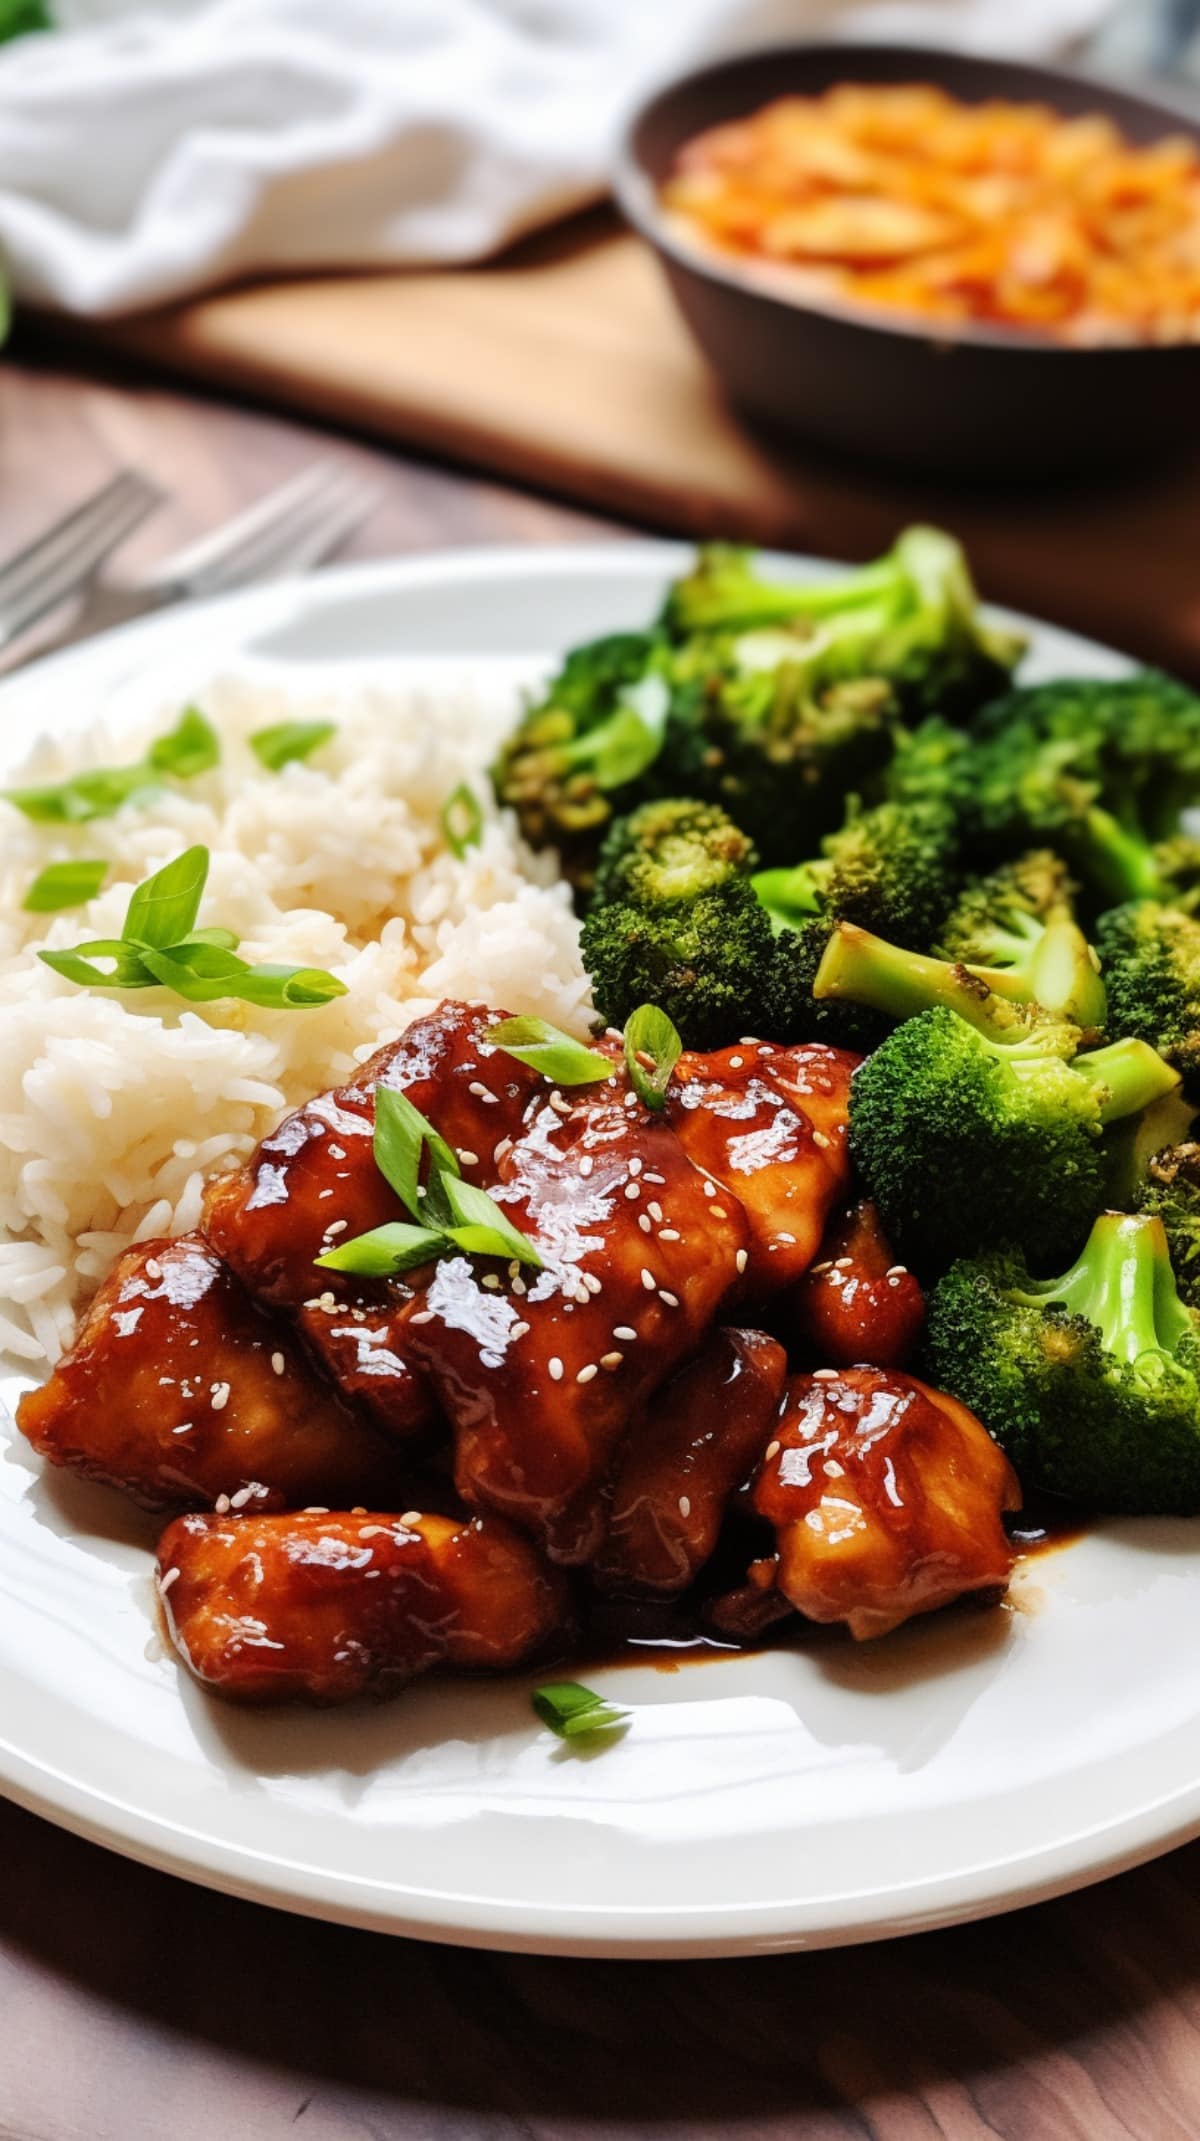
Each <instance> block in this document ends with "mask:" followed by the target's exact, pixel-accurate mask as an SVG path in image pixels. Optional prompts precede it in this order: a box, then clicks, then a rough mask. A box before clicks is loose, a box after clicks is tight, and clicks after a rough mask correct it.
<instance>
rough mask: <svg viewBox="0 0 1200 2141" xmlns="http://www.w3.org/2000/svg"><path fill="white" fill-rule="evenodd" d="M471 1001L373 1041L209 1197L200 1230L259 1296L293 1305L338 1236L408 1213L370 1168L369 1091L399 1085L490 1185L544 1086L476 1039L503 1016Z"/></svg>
mask: <svg viewBox="0 0 1200 2141" xmlns="http://www.w3.org/2000/svg"><path fill="white" fill-rule="evenodd" d="M507 1015H508V1014H507V1013H506V1012H504V1011H487V1010H481V1009H480V1008H479V1007H478V1006H472V1005H470V1004H456V1003H444V1004H439V1006H438V1008H437V1010H436V1011H434V1012H431V1013H430V1015H429V1017H428V1018H420V1019H417V1020H416V1021H415V1022H414V1024H413V1025H411V1026H410V1027H409V1028H408V1030H407V1032H406V1033H403V1034H401V1036H400V1039H399V1040H398V1041H391V1042H389V1043H388V1045H387V1047H386V1048H380V1049H377V1050H376V1052H375V1054H374V1055H373V1056H372V1057H371V1058H370V1060H369V1062H367V1063H364V1064H363V1067H362V1069H361V1071H360V1072H359V1074H358V1077H357V1078H356V1079H355V1080H354V1081H353V1083H352V1084H350V1085H341V1086H335V1087H334V1089H333V1091H332V1092H329V1093H318V1094H317V1095H316V1098H315V1099H313V1100H310V1101H307V1102H306V1104H305V1105H304V1107H302V1108H297V1109H296V1111H295V1113H294V1114H292V1115H286V1116H285V1117H284V1119H283V1121H282V1122H281V1123H280V1125H279V1127H278V1129H277V1130H273V1131H272V1132H271V1135H270V1137H267V1138H264V1139H263V1142H262V1144H261V1145H260V1146H259V1148H258V1151H257V1152H256V1153H255V1155H254V1158H253V1159H252V1160H251V1161H250V1162H249V1164H248V1165H247V1166H245V1167H240V1168H237V1169H236V1170H235V1171H234V1172H233V1173H232V1174H228V1175H221V1176H219V1177H218V1179H217V1180H216V1181H215V1182H214V1183H213V1185H212V1188H211V1189H210V1191H209V1193H208V1201H207V1210H206V1213H205V1220H204V1231H205V1233H206V1234H207V1235H208V1238H209V1240H210V1241H211V1242H212V1244H213V1247H214V1248H215V1249H216V1250H217V1251H218V1252H219V1254H220V1255H221V1256H223V1257H224V1258H225V1261H226V1263H227V1264H231V1265H232V1266H233V1269H234V1270H235V1271H236V1272H237V1274H238V1277H239V1278H240V1279H241V1280H242V1281H243V1283H244V1284H245V1285H246V1286H248V1287H249V1289H250V1291H251V1293H253V1294H255V1295H256V1296H257V1297H258V1298H259V1299H260V1300H263V1301H270V1302H273V1303H275V1304H276V1305H277V1306H279V1307H281V1308H292V1309H295V1308H299V1307H300V1306H301V1304H302V1303H303V1302H305V1301H308V1300H311V1299H312V1297H313V1295H314V1294H317V1293H320V1292H321V1290H322V1286H323V1285H324V1284H326V1283H327V1282H328V1281H329V1280H330V1278H331V1277H332V1274H330V1273H326V1272H320V1271H314V1269H313V1263H314V1260H315V1258H317V1257H318V1256H322V1255H323V1254H324V1253H325V1251H326V1249H328V1248H331V1247H332V1246H333V1243H334V1242H335V1241H337V1240H341V1239H346V1238H352V1237H353V1236H354V1235H356V1234H366V1233H368V1232H369V1231H370V1229H371V1228H372V1227H380V1226H385V1225H386V1224H387V1222H388V1221H389V1220H393V1219H400V1220H406V1219H408V1218H409V1216H410V1215H409V1214H408V1213H407V1212H406V1211H405V1210H404V1208H403V1206H402V1205H401V1203H400V1200H399V1198H398V1197H397V1196H396V1194H395V1192H394V1191H393V1190H392V1189H391V1188H389V1186H388V1184H387V1182H386V1181H385V1180H384V1177H383V1176H382V1175H381V1174H380V1172H379V1169H378V1168H377V1167H376V1165H375V1159H374V1153H373V1150H372V1140H373V1138H374V1135H375V1093H376V1090H377V1089H378V1087H379V1086H381V1085H386V1086H391V1087H393V1088H394V1090H395V1091H397V1092H401V1093H406V1094H407V1095H408V1098H409V1099H410V1100H411V1101H412V1103H413V1105H414V1107H416V1108H419V1109H420V1111H421V1113H422V1115H426V1116H428V1117H429V1119H430V1121H432V1122H434V1123H436V1125H437V1127H438V1129H439V1130H440V1131H441V1133H442V1136H443V1137H444V1138H445V1140H446V1142H447V1144H449V1145H452V1146H453V1147H454V1149H455V1151H456V1152H457V1154H458V1159H459V1164H460V1166H461V1167H462V1171H463V1175H464V1177H465V1178H466V1180H467V1181H469V1182H484V1183H486V1182H489V1181H490V1180H491V1179H492V1176H493V1174H494V1171H495V1166H494V1158H493V1155H494V1152H495V1147H496V1145H497V1143H499V1142H501V1141H502V1140H503V1139H505V1138H506V1137H515V1136H516V1134H517V1131H518V1130H519V1128H520V1125H521V1119H522V1117H523V1115H524V1113H525V1109H526V1107H527V1106H528V1103H529V1100H530V1098H531V1096H532V1094H533V1093H534V1092H535V1091H536V1090H537V1089H538V1088H539V1086H542V1085H543V1081H542V1080H541V1079H540V1078H539V1076H538V1074H537V1072H536V1071H531V1070H528V1069H527V1068H526V1067H525V1065H524V1064H523V1063H518V1062H517V1061H516V1060H515V1058H514V1057H512V1056H506V1055H505V1054H504V1053H503V1051H502V1050H501V1049H497V1048H489V1047H488V1046H487V1044H486V1042H485V1041H484V1040H483V1035H484V1033H485V1032H486V1031H487V1028H488V1027H489V1026H494V1025H495V1024H496V1023H497V1021H498V1020H500V1019H502V1018H506V1017H507Z"/></svg>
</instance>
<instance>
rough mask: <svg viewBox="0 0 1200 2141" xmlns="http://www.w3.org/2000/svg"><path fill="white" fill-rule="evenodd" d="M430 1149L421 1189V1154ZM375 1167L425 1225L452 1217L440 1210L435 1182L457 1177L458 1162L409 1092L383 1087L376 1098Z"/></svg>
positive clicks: (415, 1216) (403, 1202) (404, 1203)
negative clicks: (426, 1178)
mask: <svg viewBox="0 0 1200 2141" xmlns="http://www.w3.org/2000/svg"><path fill="white" fill-rule="evenodd" d="M426 1147H428V1149H429V1169H430V1180H429V1185H428V1187H427V1188H426V1189H425V1190H424V1191H422V1188H421V1154H422V1152H423V1151H424V1150H425V1148H426ZM375 1165H376V1167H377V1168H378V1169H379V1172H380V1174H381V1175H382V1176H383V1178H384V1181H385V1182H387V1183H389V1184H390V1186H391V1187H392V1189H394V1190H395V1192H396V1195H397V1196H398V1197H399V1199H400V1202H401V1204H403V1205H404V1206H405V1208H406V1209H407V1210H408V1211H409V1212H411V1214H412V1216H413V1218H414V1219H415V1220H417V1221H418V1222H419V1223H423V1222H424V1220H425V1219H426V1218H434V1217H436V1219H437V1221H438V1222H439V1223H440V1222H441V1220H443V1219H448V1218H449V1217H450V1212H449V1209H448V1207H447V1208H444V1209H443V1208H439V1200H438V1193H437V1189H436V1186H435V1185H436V1182H437V1180H438V1178H439V1177H440V1176H442V1175H457V1174H458V1172H459V1165H458V1160H457V1158H456V1157H455V1155H454V1153H453V1152H452V1151H451V1150H450V1147H449V1145H448V1144H447V1143H446V1140H445V1138H444V1137H442V1136H441V1135H440V1134H439V1133H438V1131H436V1130H435V1129H434V1127H433V1124H432V1123H431V1122H427V1121H426V1119H425V1117H424V1116H423V1115H422V1113H421V1110H420V1109H419V1108H415V1107H414V1106H413V1104H412V1101H411V1100H410V1099H409V1097H408V1095H407V1093H398V1092H396V1091H395V1090H394V1088H393V1087H392V1086H390V1085H381V1086H380V1087H379V1088H378V1090H377V1092H376V1095H375Z"/></svg>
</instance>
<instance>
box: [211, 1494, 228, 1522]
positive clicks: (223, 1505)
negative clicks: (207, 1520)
mask: <svg viewBox="0 0 1200 2141" xmlns="http://www.w3.org/2000/svg"><path fill="white" fill-rule="evenodd" d="M213 1508H214V1509H215V1510H216V1512H217V1515H218V1516H219V1517H227V1516H228V1515H229V1496H228V1495H227V1494H218V1496H217V1499H216V1501H215V1502H214V1503H213Z"/></svg>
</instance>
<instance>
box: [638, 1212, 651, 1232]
mask: <svg viewBox="0 0 1200 2141" xmlns="http://www.w3.org/2000/svg"><path fill="white" fill-rule="evenodd" d="M638 1225H639V1227H640V1228H641V1230H642V1232H643V1234H648V1233H649V1232H650V1215H649V1213H648V1212H639V1213H638Z"/></svg>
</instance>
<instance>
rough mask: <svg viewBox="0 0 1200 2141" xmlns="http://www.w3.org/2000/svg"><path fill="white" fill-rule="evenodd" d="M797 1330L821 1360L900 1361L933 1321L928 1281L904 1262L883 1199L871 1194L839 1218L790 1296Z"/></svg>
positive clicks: (839, 1363)
mask: <svg viewBox="0 0 1200 2141" xmlns="http://www.w3.org/2000/svg"><path fill="white" fill-rule="evenodd" d="M786 1307H787V1309H788V1311H789V1312H790V1314H791V1316H792V1317H793V1318H794V1323H795V1330H796V1334H797V1336H798V1337H799V1338H801V1339H803V1340H804V1341H805V1342H806V1343H807V1345H808V1346H809V1347H810V1348H811V1350H812V1352H813V1354H814V1355H815V1357H816V1358H817V1359H818V1360H820V1361H828V1362H830V1363H831V1364H832V1365H834V1366H836V1367H839V1368H850V1367H853V1366H854V1365H855V1363H856V1362H862V1361H869V1362H870V1363H871V1365H872V1366H873V1367H876V1368H900V1367H903V1365H904V1363H905V1361H906V1360H910V1359H911V1358H912V1355H913V1354H914V1353H915V1351H916V1348H917V1341H918V1340H919V1338H920V1336H921V1332H922V1329H923V1328H924V1323H925V1296H924V1294H923V1293H922V1291H921V1286H920V1282H919V1280H918V1279H917V1278H915V1277H914V1275H913V1273H912V1272H911V1271H909V1270H908V1269H907V1268H906V1267H905V1266H904V1265H903V1264H898V1263H897V1262H896V1259H895V1256H894V1255H893V1253H892V1245H891V1243H890V1242H889V1240H888V1238H887V1235H886V1234H885V1233H884V1231H883V1222H882V1221H881V1219H880V1217H879V1213H878V1212H877V1211H876V1209H875V1206H874V1205H873V1204H872V1203H871V1202H870V1201H869V1200H868V1199H865V1198H864V1199H863V1201H862V1202H861V1203H859V1204H855V1205H852V1206H851V1207H850V1209H849V1211H848V1212H840V1213H838V1214H837V1216H836V1217H835V1218H834V1219H833V1220H832V1222H831V1223H830V1225H829V1227H828V1228H827V1230H826V1233H825V1236H824V1239H823V1240H822V1243H821V1253H820V1255H819V1256H818V1258H817V1260H816V1262H815V1264H813V1265H812V1266H811V1268H810V1269H809V1270H808V1271H806V1272H805V1274H804V1276H803V1278H801V1279H800V1280H799V1281H798V1282H797V1285H796V1288H795V1292H794V1294H792V1296H791V1297H790V1299H789V1301H788V1303H787V1304H786Z"/></svg>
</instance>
